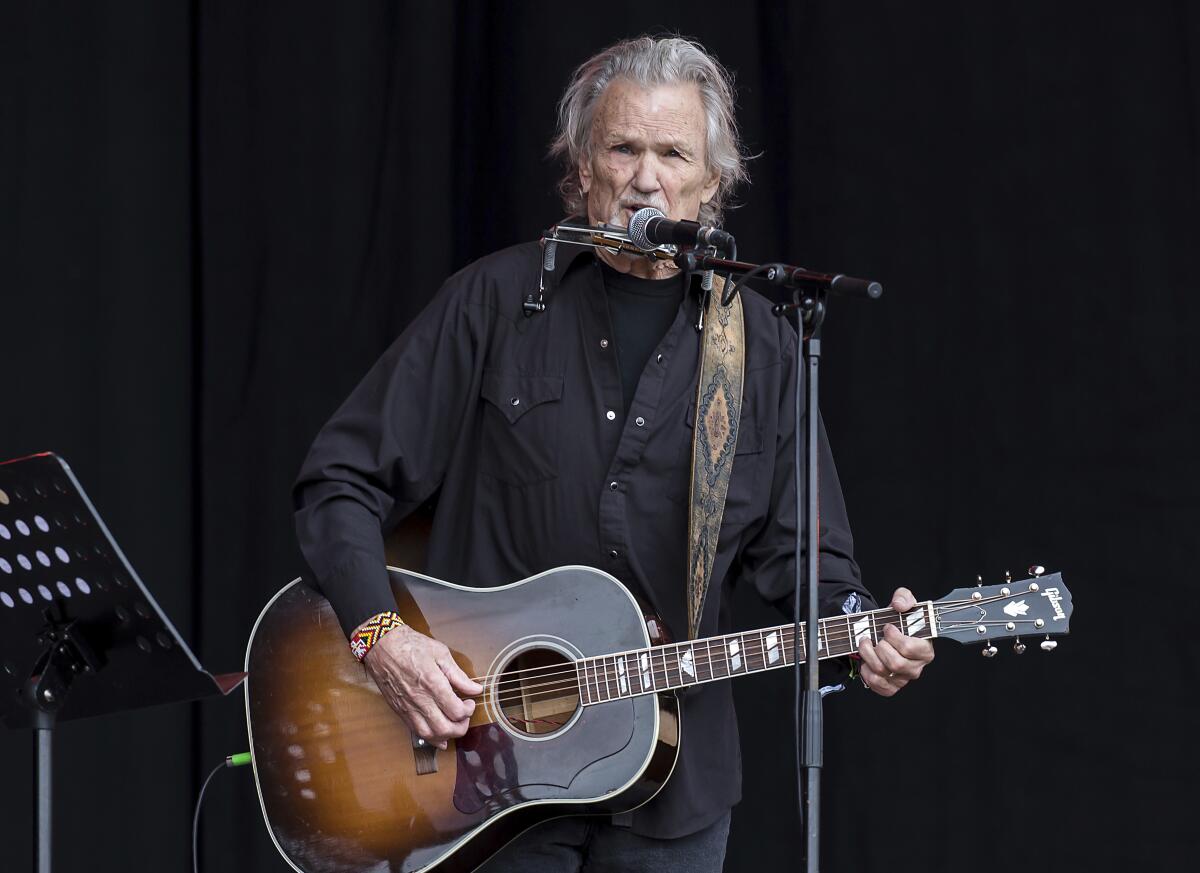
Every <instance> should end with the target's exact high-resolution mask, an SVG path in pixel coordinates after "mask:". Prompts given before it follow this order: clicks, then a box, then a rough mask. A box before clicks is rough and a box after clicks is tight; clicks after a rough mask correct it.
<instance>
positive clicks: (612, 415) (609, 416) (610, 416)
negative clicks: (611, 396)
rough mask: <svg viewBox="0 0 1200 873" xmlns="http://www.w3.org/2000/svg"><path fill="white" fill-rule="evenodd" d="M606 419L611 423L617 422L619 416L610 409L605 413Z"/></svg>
mask: <svg viewBox="0 0 1200 873" xmlns="http://www.w3.org/2000/svg"><path fill="white" fill-rule="evenodd" d="M604 417H605V418H607V419H608V420H609V421H615V420H616V417H617V414H616V413H615V412H613V411H612V410H611V409H610V410H609V411H608V412H606V413H604Z"/></svg>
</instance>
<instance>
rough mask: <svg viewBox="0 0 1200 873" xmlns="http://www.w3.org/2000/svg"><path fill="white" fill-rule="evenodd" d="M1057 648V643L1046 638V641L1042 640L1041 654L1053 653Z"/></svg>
mask: <svg viewBox="0 0 1200 873" xmlns="http://www.w3.org/2000/svg"><path fill="white" fill-rule="evenodd" d="M1057 648H1058V643H1057V642H1055V641H1054V640H1052V639H1050V637H1046V639H1044V640H1042V651H1043V652H1053V651H1054V650H1055V649H1057Z"/></svg>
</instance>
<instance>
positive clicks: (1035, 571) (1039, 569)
mask: <svg viewBox="0 0 1200 873" xmlns="http://www.w3.org/2000/svg"><path fill="white" fill-rule="evenodd" d="M1045 572H1046V568H1045V567H1043V566H1042V565H1041V564H1034V565H1033V566H1032V567H1030V568H1029V575H1030V576H1041V575H1042V574H1043V573H1045Z"/></svg>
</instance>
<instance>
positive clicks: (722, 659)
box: [477, 634, 849, 703]
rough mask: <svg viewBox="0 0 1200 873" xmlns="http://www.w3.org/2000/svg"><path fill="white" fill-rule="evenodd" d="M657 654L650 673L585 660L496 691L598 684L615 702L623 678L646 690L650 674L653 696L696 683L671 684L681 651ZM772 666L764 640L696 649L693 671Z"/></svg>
mask: <svg viewBox="0 0 1200 873" xmlns="http://www.w3.org/2000/svg"><path fill="white" fill-rule="evenodd" d="M848 639H849V635H846V634H838V635H830V636H828V637H827V638H826V641H827V642H828V643H830V645H836V644H840V643H841V642H843V641H845V640H848ZM784 644H785V651H784V653H783V655H782V656H781V657H782V663H780V664H779V665H778V666H779V667H782V666H786V665H787V664H788V663H789V661H788V657H787V655H788V651H789V650H790V648H791V647H790V641H787V640H785V641H784ZM680 645H686V644H680ZM829 647H830V646H826V648H829ZM706 649H707V647H706ZM643 651H645V650H643ZM848 653H849V652H848V651H847V652H845V653H843V652H832V651H830V652H829V653H828V654H827V655H826V656H825V657H837V656H840V655H842V654H848ZM656 654H658V655H659V657H658V658H657V659H655V658H654V657H653V656H651V658H650V660H651V662H652V663H651V664H650V668H649V669H648V670H641V669H640V668H638V669H635V670H630V671H627V673H626V674H625V675H624V676H622V674H621V673H620V671H619V670H618V669H617V667H616V666H615V664H608V663H599V662H597V661H596V660H593V659H585V661H578V662H575V664H576V665H577V666H583V669H584V673H583V675H582V677H580V673H579V670H578V669H576V667H572V668H570V669H567V670H555V669H553V668H554V667H555V666H557V665H546V666H544V667H538V668H529V669H528V670H526V671H522V672H532V671H535V670H543V671H549V672H543V673H541V674H539V675H535V676H529V677H526V678H523V679H516V680H502V681H500V682H498V683H496V685H495V686H493V687H494V688H495V689H498V690H497V691H496V692H495V693H496V696H497V699H498V700H500V701H501V702H502V703H504V702H511V701H512V700H514V699H520V698H521V697H524V696H526V692H528V691H534V690H537V689H554V690H553V691H552V692H546V691H541V692H540V693H541V694H547V693H549V694H550V696H554V695H556V694H557V693H559V692H561V691H564V690H566V689H579V688H580V687H581V683H582V687H586V688H588V689H589V690H590V689H591V688H592V686H593V685H594V686H595V689H596V692H597V693H603V694H604V695H606V696H607V699H615V698H617V697H622V696H627V694H628V692H620V691H619V690H620V686H621V680H622V678H624V679H625V684H626V687H632V686H633V685H634V684H638V685H640V686H642V687H643V688H645V683H644V681H642V680H643V679H644V675H643V674H646V673H649V674H650V676H651V682H652V687H651V688H649V689H647V690H646V691H645V693H649V692H650V691H655V690H667V689H665V688H659V687H658V685H659V680H660V679H661V680H662V681H663V682H664V684H665V685H666V686H667V688H671V687H683V686H684V685H688V684H693V683H689V682H687V681H686V680H684V681H682V683H681V684H680V685H677V686H672V685H671V682H672V681H673V680H672V679H671V678H670V677H671V673H675V674H676V675H678V676H680V677H682V675H683V673H684V672H686V671H685V670H684V669H683V666H682V665H683V659H682V658H681V657H680V655H679V652H673V653H672V652H669V651H664V650H661V649H659V650H657V652H656ZM611 657H614V656H612V655H605V656H602V657H601V659H600V660H606V659H608V658H611ZM735 657H743V658H744V659H745V662H746V666H745V667H744V668H738V669H733V668H731V667H727V668H726V671H725V673H724V674H723V675H720V676H718V675H717V674H716V670H715V669H714V665H717V664H723V665H730V664H731V663H732V661H733V658H735ZM586 661H592V663H591V664H587V663H585V662H586ZM655 661H657V663H655ZM772 663H773V662H772V661H771V658H770V649H769V648H768V647H767V646H766V645H765V644H764V643H763V642H762V641H761V640H760V641H758V643H757V644H756V643H754V641H752V640H751V641H747V644H746V645H745V646H744V647H743V648H742V649H741V651H740V653H739V655H734V656H730V655H729V654H728V653H727V650H726V648H725V647H723V646H722V647H720V648H719V649H718V650H717V652H716V653H715V654H714V653H713V652H712V651H711V650H707V651H706V650H700V649H696V658H695V660H694V661H693V670H694V671H699V670H700V669H702V668H704V667H707V668H708V672H709V675H710V677H712V678H713V679H718V678H720V679H723V678H728V677H731V676H736V675H740V674H742V673H747V672H758V671H761V670H763V669H765V668H767V667H768V666H769V665H771V664H772ZM660 664H661V667H660V666H659V665H660ZM635 666H636V665H635ZM589 668H590V671H589ZM501 675H502V676H503V675H504V674H501ZM696 675H697V676H698V675H699V674H698V672H697V674H696ZM632 676H637V680H636V681H635V680H633V679H631V678H630V677H632ZM556 677H565V678H556ZM546 679H552V680H554V681H550V682H545V681H540V680H546ZM531 681H533V684H530V682H531ZM699 681H710V680H699ZM601 684H603V685H604V688H603V689H601V687H600V686H601ZM513 686H517V687H516V688H514V687H513ZM614 687H615V688H616V689H617V690H618V692H619V693H618V694H615V695H613V694H611V692H612V690H613V688H614ZM514 690H515V691H517V695H516V697H515V698H514V697H513V696H512V695H511V694H509V696H507V697H506V696H505V694H506V693H508V692H511V691H514ZM639 693H641V692H639ZM477 696H478V697H483V696H486V692H485V694H484V695H477ZM596 702H603V701H596Z"/></svg>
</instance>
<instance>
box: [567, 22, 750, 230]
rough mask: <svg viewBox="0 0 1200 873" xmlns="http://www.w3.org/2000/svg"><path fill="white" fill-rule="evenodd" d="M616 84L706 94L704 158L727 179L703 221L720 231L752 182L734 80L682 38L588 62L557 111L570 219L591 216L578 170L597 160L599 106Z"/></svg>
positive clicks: (655, 40) (619, 49)
mask: <svg viewBox="0 0 1200 873" xmlns="http://www.w3.org/2000/svg"><path fill="white" fill-rule="evenodd" d="M617 79H627V80H629V81H632V82H633V83H635V84H637V85H640V86H641V87H643V88H652V87H655V86H658V85H670V84H678V83H682V82H694V83H695V84H696V85H698V86H699V88H700V97H701V100H702V101H703V103H704V114H705V117H706V119H707V122H708V123H707V136H706V143H705V145H706V147H705V157H706V160H707V162H708V169H709V170H713V171H716V172H717V173H718V174H719V175H720V179H721V180H720V182H719V183H718V185H717V192H716V194H714V195H713V198H712V200H710V201H709V202H708V203H704V204H701V206H700V216H699V218H700V223H701V224H706V225H710V226H717V225H719V224H720V223H721V214H722V212H723V211H724V209H725V208H726V207H727V206H729V197H730V194H731V193H732V192H733V189H734V187H735V186H736V185H737V184H738V183H739V182H745V181H748V180H749V178H750V176H749V174H748V173H747V172H746V155H745V154H744V152H743V151H742V143H741V139H740V137H739V134H738V127H737V119H736V118H734V93H733V76H732V75H731V74H730V73H729V71H728V70H726V69H725V68H724V67H723V66H721V63H720V62H719V61H718V60H717V59H716V58H714V57H713V56H712V55H710V54H709V53H708V52H706V51H705V50H704V46H702V45H700V44H699V43H697V42H692V41H691V40H687V39H683V38H681V37H651V36H642V37H638V38H637V39H627V40H623V41H621V42H619V43H616V44H615V45H612V46H609V47H608V48H606V49H605V50H604V51H602V52H600V54H598V55H596V56H595V57H592V58H589V59H588V60H586V61H584V62H583V64H582V65H580V67H579V69H577V70H576V71H575V74H574V75H573V76H572V77H571V83H570V84H569V85H568V86H567V90H566V92H565V93H564V94H563V96H562V100H560V101H559V103H558V131H557V133H556V134H555V136H554V140H553V141H552V142H551V143H550V155H551V157H555V158H559V159H560V160H561V161H562V162H563V164H564V172H563V176H562V178H561V179H560V180H559V183H558V190H559V193H560V194H561V195H562V198H563V206H564V207H565V208H566V210H567V213H568V214H570V215H578V214H582V213H584V212H585V211H586V210H585V206H584V204H585V202H586V198H585V195H584V193H583V190H582V189H581V187H580V184H579V162H580V160H581V159H583V158H587V157H590V156H591V133H592V119H593V117H594V115H595V112H596V105H597V104H598V103H599V102H600V97H601V95H603V94H604V89H605V88H607V87H608V86H609V85H610V84H611V83H612V82H613V81H614V80H617Z"/></svg>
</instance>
